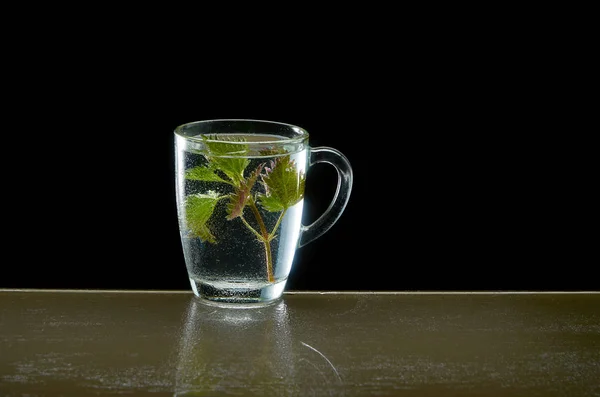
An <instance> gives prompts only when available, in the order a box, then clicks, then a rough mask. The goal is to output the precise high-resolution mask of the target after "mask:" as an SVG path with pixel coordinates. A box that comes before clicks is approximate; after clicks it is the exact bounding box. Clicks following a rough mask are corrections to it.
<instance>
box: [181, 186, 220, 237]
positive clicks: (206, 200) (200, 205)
mask: <svg viewBox="0 0 600 397" xmlns="http://www.w3.org/2000/svg"><path fill="white" fill-rule="evenodd" d="M217 201H219V195H218V194H217V193H215V192H209V193H208V194H194V195H190V196H188V197H187V198H186V202H185V214H186V222H187V227H188V228H189V230H190V232H191V233H192V235H194V236H195V237H199V238H200V239H201V240H202V241H208V242H209V243H216V242H217V240H216V238H215V236H214V235H213V234H212V232H211V231H210V229H209V228H208V226H207V224H206V223H207V222H208V220H209V219H210V217H211V215H212V214H213V212H214V210H215V206H216V205H217Z"/></svg>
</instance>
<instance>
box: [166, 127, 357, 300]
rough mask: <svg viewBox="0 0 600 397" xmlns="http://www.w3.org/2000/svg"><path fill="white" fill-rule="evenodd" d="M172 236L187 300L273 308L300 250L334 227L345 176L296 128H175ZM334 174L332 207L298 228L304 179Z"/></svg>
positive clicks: (345, 166) (348, 179)
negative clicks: (320, 170) (313, 171)
mask: <svg viewBox="0 0 600 397" xmlns="http://www.w3.org/2000/svg"><path fill="white" fill-rule="evenodd" d="M174 133H175V137H174V139H175V174H176V175H175V183H176V186H175V188H176V203H177V215H178V220H179V231H180V236H181V244H182V248H183V255H184V260H185V264H186V268H187V272H188V276H189V279H190V283H191V287H192V290H193V292H194V294H195V295H196V296H197V297H199V298H202V300H203V301H204V302H205V303H209V304H210V303H213V304H216V305H226V306H239V307H253V306H264V305H267V304H270V303H274V302H276V301H278V300H279V299H280V298H281V297H282V294H283V291H284V289H285V284H286V281H287V278H288V275H289V273H290V270H291V268H292V264H293V262H294V254H295V252H296V249H297V248H300V247H302V246H305V245H306V244H308V243H310V242H311V241H314V240H315V239H316V238H318V237H319V236H321V235H322V234H323V233H325V232H326V231H327V230H329V229H330V228H331V227H332V226H333V224H334V223H335V222H336V221H337V220H338V219H339V217H340V216H341V214H342V212H343V211H344V209H345V207H346V204H347V203H348V200H349V198H350V192H351V190H352V168H351V166H350V163H349V161H348V159H347V158H346V157H345V156H344V155H343V154H342V153H340V152H339V151H338V150H336V149H333V148H330V147H311V146H310V144H309V135H308V132H307V131H306V130H304V129H303V128H300V127H297V126H294V125H290V124H285V123H279V122H273V121H263V120H241V119H221V120H204V121H195V122H190V123H186V124H183V125H180V126H178V127H176V128H175V131H174ZM319 163H328V164H331V165H333V167H334V168H335V169H336V171H337V177H338V179H337V182H338V183H337V189H336V191H335V193H334V196H333V198H332V201H331V204H330V205H329V207H328V208H327V209H326V210H325V212H323V213H322V214H321V215H320V217H319V218H317V219H316V220H315V221H314V222H313V223H311V224H309V225H303V224H302V209H303V205H304V200H303V198H304V186H305V181H306V175H307V171H308V170H309V167H311V166H312V165H314V164H319Z"/></svg>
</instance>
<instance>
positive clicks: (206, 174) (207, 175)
mask: <svg viewBox="0 0 600 397" xmlns="http://www.w3.org/2000/svg"><path fill="white" fill-rule="evenodd" d="M185 179H189V180H192V181H203V182H225V183H229V182H228V181H226V180H224V179H223V178H221V177H220V176H219V175H217V174H216V173H215V171H214V170H213V169H211V168H208V167H194V168H190V169H189V170H186V171H185Z"/></svg>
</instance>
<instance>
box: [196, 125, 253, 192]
mask: <svg viewBox="0 0 600 397" xmlns="http://www.w3.org/2000/svg"><path fill="white" fill-rule="evenodd" d="M202 139H203V140H204V142H205V144H206V147H207V154H206V157H207V159H208V161H209V162H210V163H211V168H215V169H218V170H220V171H222V172H223V173H224V174H225V175H227V177H228V178H229V179H231V181H232V182H233V183H234V184H235V186H240V184H241V183H242V181H243V180H244V170H245V169H246V167H247V166H248V164H250V160H248V159H247V158H246V157H244V156H245V155H246V154H247V153H248V145H246V144H244V142H246V140H245V139H244V138H243V137H232V136H221V135H203V136H202Z"/></svg>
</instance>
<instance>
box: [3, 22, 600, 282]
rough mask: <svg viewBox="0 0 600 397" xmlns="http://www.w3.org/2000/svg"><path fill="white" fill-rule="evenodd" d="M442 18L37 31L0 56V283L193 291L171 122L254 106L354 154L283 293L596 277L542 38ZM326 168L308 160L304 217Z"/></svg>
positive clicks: (575, 149) (319, 200) (572, 124)
mask: <svg viewBox="0 0 600 397" xmlns="http://www.w3.org/2000/svg"><path fill="white" fill-rule="evenodd" d="M452 32H454V34H453V35H448V36H447V35H445V34H440V31H437V33H438V34H435V35H432V36H431V37H430V36H428V35H427V34H426V32H425V31H421V33H420V35H418V40H416V39H415V37H416V36H415V35H412V36H410V37H412V39H410V40H409V39H406V36H404V37H405V38H404V39H398V40H394V39H392V38H389V39H388V40H387V41H386V45H383V44H381V42H379V41H377V40H375V39H374V38H373V40H370V41H369V40H367V41H364V40H362V39H361V37H362V36H360V35H359V34H358V33H357V34H356V35H355V36H352V37H346V39H345V40H340V41H336V43H337V45H336V46H333V45H331V46H328V45H321V46H320V47H319V48H320V50H318V51H317V50H314V48H312V47H310V46H309V45H308V44H305V43H303V41H302V40H298V41H296V42H294V43H289V42H288V43H287V44H286V45H287V46H289V47H285V48H282V47H278V46H274V50H276V49H279V52H277V53H270V52H268V51H267V52H260V51H258V52H257V51H256V47H255V45H256V43H255V42H251V41H249V42H246V43H242V44H240V43H238V44H237V45H235V46H233V47H227V46H226V47H217V48H214V47H212V46H209V44H208V43H207V42H206V41H203V42H202V45H200V44H198V45H197V46H190V47H186V48H181V47H175V48H172V45H175V43H176V41H165V40H162V39H161V36H160V34H158V33H157V34H156V35H154V36H151V37H146V39H145V40H141V39H140V40H133V39H132V37H137V36H135V35H133V36H126V39H123V37H120V36H115V37H117V38H107V36H105V35H102V34H90V35H87V36H86V40H85V42H84V44H78V43H79V42H76V41H72V34H73V30H69V31H65V32H62V33H58V34H53V35H48V36H47V35H46V34H47V33H48V32H45V34H39V35H37V36H35V39H33V40H32V42H31V43H29V44H30V45H29V46H20V47H18V48H15V49H14V56H9V57H6V58H5V59H10V60H11V62H7V65H5V66H9V67H11V68H10V70H9V71H8V72H5V83H6V84H5V86H6V87H7V88H10V91H5V92H8V95H7V96H6V97H7V99H8V102H5V103H8V104H7V105H5V108H4V110H5V112H4V114H5V116H6V124H5V127H6V128H5V140H4V144H3V163H4V167H3V170H4V175H5V179H4V180H5V184H4V189H3V196H4V197H5V199H7V201H5V203H6V204H5V205H3V208H4V210H5V216H4V220H5V221H4V222H5V224H4V225H5V228H4V230H5V232H7V235H8V238H3V246H4V247H3V249H4V255H3V260H2V266H1V267H0V287H9V288H104V289H112V288H132V289H188V288H189V284H188V281H187V276H186V271H185V265H184V263H183V256H182V252H181V247H180V243H179V233H178V230H177V219H176V209H175V202H174V173H173V171H174V165H173V130H174V128H175V127H176V126H177V125H179V124H182V123H185V122H189V121H195V120H203V119H214V118H252V119H263V120H274V121H281V122H286V123H292V124H296V125H299V126H301V127H304V128H305V129H307V130H308V131H309V133H310V136H311V138H310V141H311V144H312V145H313V146H331V147H334V148H336V149H338V150H340V151H341V152H343V153H344V154H345V155H346V156H347V157H348V159H349V160H350V162H351V164H352V167H353V169H354V188H353V192H352V195H351V198H350V202H349V204H348V206H347V208H346V211H345V212H344V214H343V215H342V217H341V218H340V220H339V221H338V223H337V224H335V225H334V226H333V228H332V229H331V230H330V231H328V232H327V233H326V234H325V235H324V236H322V237H321V238H319V239H318V240H316V241H314V242H312V243H311V244H309V245H308V246H306V247H303V248H301V249H299V250H298V253H297V256H296V260H295V265H294V267H293V269H292V272H291V275H290V280H289V283H288V289H290V290H299V289H309V290H357V289H358V290H415V289H421V290H432V289H442V290H460V289H474V290H485V289H505V290H511V289H598V287H599V284H598V282H597V281H596V279H594V278H593V277H592V274H593V270H594V268H595V267H597V265H598V255H597V252H596V250H595V247H596V246H597V236H594V234H593V233H589V232H588V230H590V228H591V229H593V230H595V229H597V226H596V225H597V223H594V222H593V220H592V219H593V218H592V215H593V213H594V211H595V208H596V207H597V202H596V201H595V200H594V199H593V197H594V196H593V195H592V194H593V193H592V191H593V185H594V184H596V182H597V177H596V173H592V172H590V169H592V160H593V158H594V157H593V156H586V155H585V154H584V153H585V151H586V150H589V149H590V146H589V144H587V143H586V141H585V138H580V137H579V136H578V135H576V133H577V131H576V121H577V120H576V119H575V118H571V117H570V114H568V113H567V110H566V109H567V107H566V106H561V105H567V103H566V102H567V101H565V100H564V98H565V97H564V96H561V95H562V93H563V92H565V91H564V90H565V88H564V86H562V85H561V84H562V82H561V80H557V79H556V76H557V74H556V71H557V69H556V68H553V67H548V63H547V62H546V60H547V59H548V57H547V56H546V55H545V54H544V51H543V46H540V43H538V46H537V47H536V51H533V50H531V48H530V47H528V46H522V45H521V44H519V43H521V41H510V39H507V37H506V36H503V37H496V36H495V35H494V34H493V33H490V34H489V35H483V36H481V37H474V36H477V35H471V34H468V35H467V34H466V35H464V36H463V35H461V34H460V32H459V29H456V30H454V31H452ZM446 33H448V32H446ZM348 34H350V35H351V33H348ZM382 37H384V36H377V38H378V40H379V39H382ZM389 37H397V36H389ZM382 40H383V39H382ZM506 40H508V41H509V42H512V43H513V44H515V45H514V46H512V47H510V46H509V47H507V46H506V45H505V44H506V43H505V41H506ZM317 42H318V40H317ZM361 43H362V44H361ZM294 44H295V46H294ZM321 44H323V43H321ZM330 44H331V43H330ZM286 48H287V49H289V50H286ZM291 48H294V50H292V49H291ZM540 48H541V49H540ZM6 51H8V50H6ZM558 75H559V76H560V74H558ZM553 79H554V80H553ZM9 83H10V84H9ZM557 104H559V106H557ZM557 109H559V110H560V111H557ZM9 120H10V122H9ZM334 183H335V174H334V171H333V169H332V168H330V167H327V166H325V165H322V166H318V167H314V168H311V171H310V174H309V176H308V181H307V192H306V198H307V205H306V207H307V212H306V214H305V223H306V222H308V221H310V220H313V219H315V217H316V216H318V215H319V214H320V213H321V212H322V211H323V210H324V209H325V208H326V207H327V205H328V203H329V200H330V198H331V195H332V194H333V188H334Z"/></svg>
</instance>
